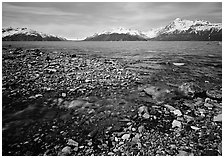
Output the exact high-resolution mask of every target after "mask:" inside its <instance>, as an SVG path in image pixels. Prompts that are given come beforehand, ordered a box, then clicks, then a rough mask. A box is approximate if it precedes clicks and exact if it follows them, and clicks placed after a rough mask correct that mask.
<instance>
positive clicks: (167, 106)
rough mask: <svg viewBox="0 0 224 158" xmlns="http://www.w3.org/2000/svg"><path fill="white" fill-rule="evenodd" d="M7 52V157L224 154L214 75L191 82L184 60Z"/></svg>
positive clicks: (21, 50) (6, 49)
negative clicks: (144, 60)
mask: <svg viewBox="0 0 224 158" xmlns="http://www.w3.org/2000/svg"><path fill="white" fill-rule="evenodd" d="M2 49H3V50H2V51H3V54H2V99H3V101H2V103H3V104H2V124H3V129H2V133H3V134H2V139H3V155H11V156H12V155H21V156H24V155H38V156H43V155H44V156H57V155H58V156H59V155H77V156H78V155H80V156H84V155H86V156H90V155H99V156H100V155H104V156H107V155H109V156H121V155H124V156H136V155H137V156H165V155H170V156H175V155H179V156H203V155H207V156H211V155H213V156H215V155H222V87H221V86H220V85H215V84H214V83H211V82H210V81H209V77H210V80H212V79H211V77H212V76H209V77H208V80H206V81H205V82H203V83H202V82H200V80H199V81H198V80H188V79H186V76H187V75H188V74H187V72H186V71H185V72H182V71H183V70H184V69H180V68H179V67H181V66H184V64H185V63H173V64H172V63H171V65H170V62H169V61H167V62H164V61H159V63H156V64H154V65H153V62H155V61H158V59H154V60H153V61H152V59H151V61H150V60H148V61H147V62H145V63H144V62H141V64H139V61H136V60H131V59H130V60H125V59H123V58H115V57H105V56H100V55H96V54H95V55H94V54H93V55H90V54H84V53H83V54H82V53H80V52H79V53H77V52H69V51H61V50H60V51H58V50H57V51H56V50H55V51H46V50H40V49H25V48H12V47H8V46H6V47H3V48H2ZM144 64H145V65H147V68H148V70H149V71H147V72H150V75H146V74H147V73H145V72H144V71H142V70H143V67H144ZM150 64H151V65H150ZM155 65H157V66H155ZM158 65H160V66H161V67H164V66H165V67H167V68H166V69H159V68H160V66H159V67H158ZM168 67H169V68H168ZM158 69H159V70H158ZM154 70H157V71H154ZM180 74H181V75H182V78H181V77H180V76H178V75H180ZM189 75H190V74H189ZM183 78H185V80H184V79H183ZM199 82H200V83H199Z"/></svg>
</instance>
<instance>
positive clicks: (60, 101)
mask: <svg viewBox="0 0 224 158" xmlns="http://www.w3.org/2000/svg"><path fill="white" fill-rule="evenodd" d="M62 102H63V99H62V98H58V106H60V105H61V103H62Z"/></svg>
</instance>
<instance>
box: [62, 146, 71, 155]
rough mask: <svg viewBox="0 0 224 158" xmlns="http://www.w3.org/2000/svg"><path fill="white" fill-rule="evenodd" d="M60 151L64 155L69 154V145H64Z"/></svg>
mask: <svg viewBox="0 0 224 158" xmlns="http://www.w3.org/2000/svg"><path fill="white" fill-rule="evenodd" d="M61 152H62V153H63V154H65V155H69V154H71V147H69V146H66V147H64V148H63V149H62V150H61Z"/></svg>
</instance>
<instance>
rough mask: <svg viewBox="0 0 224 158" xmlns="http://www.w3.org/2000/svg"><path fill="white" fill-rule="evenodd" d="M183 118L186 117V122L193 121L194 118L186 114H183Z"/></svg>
mask: <svg viewBox="0 0 224 158" xmlns="http://www.w3.org/2000/svg"><path fill="white" fill-rule="evenodd" d="M184 119H186V121H187V122H190V121H194V118H193V117H191V116H188V115H184Z"/></svg>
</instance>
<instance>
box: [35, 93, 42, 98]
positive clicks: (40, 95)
mask: <svg viewBox="0 0 224 158" xmlns="http://www.w3.org/2000/svg"><path fill="white" fill-rule="evenodd" d="M38 97H43V95H42V94H36V95H35V98H38Z"/></svg>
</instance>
